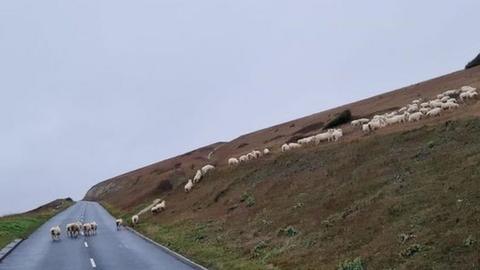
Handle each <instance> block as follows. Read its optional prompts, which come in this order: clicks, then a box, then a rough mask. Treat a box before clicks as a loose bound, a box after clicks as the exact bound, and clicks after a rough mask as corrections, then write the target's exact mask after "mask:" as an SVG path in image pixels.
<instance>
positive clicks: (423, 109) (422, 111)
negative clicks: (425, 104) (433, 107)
mask: <svg viewBox="0 0 480 270" xmlns="http://www.w3.org/2000/svg"><path fill="white" fill-rule="evenodd" d="M429 110H430V108H421V109H420V112H421V113H423V114H427V112H428V111H429Z"/></svg>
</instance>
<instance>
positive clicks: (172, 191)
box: [86, 67, 480, 269]
mask: <svg viewBox="0 0 480 270" xmlns="http://www.w3.org/2000/svg"><path fill="white" fill-rule="evenodd" d="M463 85H471V86H473V87H477V88H479V87H480V68H479V67H476V68H472V69H468V70H464V71H459V72H455V73H452V74H449V75H446V76H442V77H439V78H436V79H433V80H429V81H426V82H422V83H419V84H415V85H412V86H409V87H405V88H402V89H399V90H395V91H392V92H388V93H384V94H382V95H379V96H375V97H371V98H368V99H365V100H362V101H359V102H355V103H352V104H347V105H344V106H341V107H338V108H334V109H331V110H327V111H324V112H320V113H317V114H314V115H310V116H307V117H304V118H301V119H297V120H294V121H290V122H287V123H283V124H280V125H277V126H274V127H270V128H267V129H263V130H260V131H257V132H254V133H251V134H247V135H243V136H241V137H239V138H237V139H235V140H233V141H231V142H228V143H219V144H216V145H213V146H208V147H205V148H202V149H199V150H195V151H192V152H190V153H188V154H185V155H182V156H179V157H175V158H172V159H169V160H166V161H162V162H160V163H157V164H153V165H151V166H148V167H145V168H142V169H139V170H137V171H134V172H131V173H127V174H124V175H121V176H118V177H115V178H112V179H110V180H107V181H105V182H102V183H100V184H98V185H96V186H94V187H92V189H91V190H89V191H88V193H87V195H86V199H89V200H97V201H100V202H102V203H104V204H105V205H106V206H108V207H109V208H110V209H111V210H112V211H116V212H117V213H119V215H120V213H123V215H125V216H128V215H131V214H132V213H135V212H136V211H137V210H139V209H141V208H142V207H143V206H145V205H147V204H149V203H150V202H151V201H152V200H153V199H154V198H165V199H166V200H167V202H168V210H167V211H166V212H163V213H161V214H159V215H158V216H151V215H150V214H145V215H144V216H142V217H141V219H142V224H141V226H140V229H141V230H142V231H143V232H145V233H147V234H148V235H151V236H153V237H154V238H156V239H157V240H158V241H159V242H161V243H164V244H166V245H169V246H171V247H172V248H174V249H176V250H179V251H181V252H182V253H185V254H186V255H189V256H191V257H193V258H195V259H196V260H198V261H200V262H202V263H204V264H205V265H206V266H209V267H210V268H211V269H265V268H270V269H275V268H278V269H335V267H336V266H337V265H338V264H339V262H341V261H343V260H345V259H353V258H356V257H360V258H361V260H362V262H363V266H364V267H368V269H476V267H477V268H478V267H479V260H480V257H479V254H478V251H477V249H476V247H475V245H476V241H475V240H476V239H479V237H480V235H478V231H479V229H480V225H478V224H479V221H480V220H479V212H480V209H479V208H478V207H477V206H478V205H480V204H479V203H480V197H479V196H478V194H477V193H478V190H479V187H480V186H479V182H478V176H479V173H480V171H479V170H478V169H477V164H478V162H479V161H480V157H479V156H478V151H479V150H480V139H479V136H480V119H479V118H478V117H479V113H480V105H479V103H477V102H475V101H472V102H469V104H468V105H465V106H462V107H461V109H459V110H456V111H453V112H448V113H445V114H443V115H442V116H440V117H436V118H429V119H427V120H422V121H420V122H415V123H407V124H403V125H396V126H391V127H387V128H384V129H381V130H379V131H377V132H375V133H374V134H372V135H365V134H363V133H362V132H361V131H360V130H358V129H353V128H352V127H350V126H349V125H343V126H341V128H342V129H343V130H344V138H342V141H341V142H338V143H333V144H323V145H321V146H312V147H307V148H303V149H299V150H296V151H291V152H288V153H284V154H280V153H279V146H280V145H281V144H282V143H284V142H287V141H291V140H292V139H295V138H300V137H305V136H308V135H310V134H315V133H318V132H319V131H320V130H321V128H322V127H323V124H324V123H326V122H327V121H329V120H330V119H331V118H332V117H334V116H335V114H337V113H339V112H341V111H343V110H345V109H349V110H351V112H352V114H353V115H354V117H355V118H358V117H368V116H372V115H374V114H377V113H381V112H386V111H389V110H393V109H398V108H400V107H402V106H404V105H405V104H407V103H409V102H410V101H411V100H413V99H416V98H419V97H422V98H431V97H433V96H436V95H437V94H439V93H440V92H443V91H445V90H448V89H453V88H459V87H461V86H463ZM263 147H270V148H271V149H273V150H274V153H273V154H272V155H271V156H269V157H265V158H262V159H259V160H256V161H254V162H251V163H247V164H244V165H241V166H239V167H238V168H228V167H227V166H226V160H227V158H228V157H231V156H239V155H240V154H244V153H246V152H249V151H251V150H252V149H254V148H258V149H261V148H263ZM208 157H210V158H208ZM207 163H211V164H215V165H217V166H218V167H219V168H218V169H217V170H216V171H215V173H213V174H212V175H211V176H208V177H207V179H204V180H203V181H202V182H201V183H200V184H199V185H197V186H195V187H194V190H193V191H192V193H190V194H185V193H184V191H183V184H184V183H185V181H186V179H187V178H190V177H192V175H193V173H194V171H195V170H196V169H198V168H199V167H201V166H202V165H205V164H207Z"/></svg>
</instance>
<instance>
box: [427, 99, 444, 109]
mask: <svg viewBox="0 0 480 270" xmlns="http://www.w3.org/2000/svg"><path fill="white" fill-rule="evenodd" d="M430 107H432V108H441V107H442V102H441V101H440V100H438V99H434V100H431V101H430Z"/></svg>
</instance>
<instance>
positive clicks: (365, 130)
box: [362, 124, 370, 133]
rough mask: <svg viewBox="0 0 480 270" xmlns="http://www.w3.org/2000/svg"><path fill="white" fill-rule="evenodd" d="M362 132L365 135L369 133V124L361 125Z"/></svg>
mask: <svg viewBox="0 0 480 270" xmlns="http://www.w3.org/2000/svg"><path fill="white" fill-rule="evenodd" d="M362 131H363V132H365V133H368V132H370V125H369V124H363V125H362Z"/></svg>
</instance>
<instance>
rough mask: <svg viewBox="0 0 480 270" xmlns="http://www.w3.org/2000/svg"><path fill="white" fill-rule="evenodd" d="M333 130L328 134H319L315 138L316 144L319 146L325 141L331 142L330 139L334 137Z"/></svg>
mask: <svg viewBox="0 0 480 270" xmlns="http://www.w3.org/2000/svg"><path fill="white" fill-rule="evenodd" d="M332 132H333V131H332V130H329V131H327V132H323V133H319V134H317V135H315V136H314V138H315V144H317V145H318V144H319V143H321V142H323V141H330V138H331V137H332Z"/></svg>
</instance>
